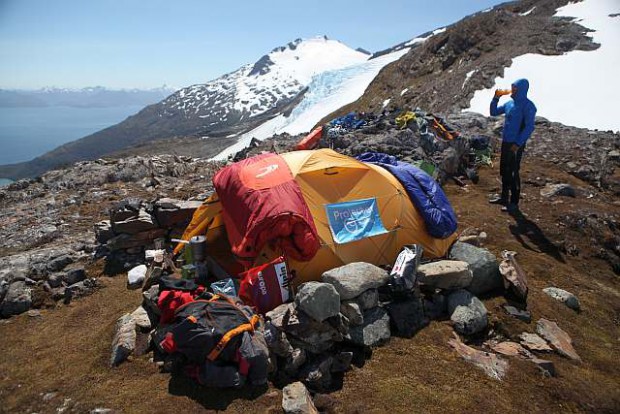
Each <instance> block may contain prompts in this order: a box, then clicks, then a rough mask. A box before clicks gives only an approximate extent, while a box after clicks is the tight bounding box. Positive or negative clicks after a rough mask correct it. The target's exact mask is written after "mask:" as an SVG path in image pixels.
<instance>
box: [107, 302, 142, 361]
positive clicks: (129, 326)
mask: <svg viewBox="0 0 620 414" xmlns="http://www.w3.org/2000/svg"><path fill="white" fill-rule="evenodd" d="M135 348H136V323H135V321H134V320H133V317H132V316H131V315H130V314H129V313H127V314H125V315H123V316H121V317H120V318H119V319H118V321H117V322H116V332H115V333H114V340H113V341H112V357H111V358H110V365H111V366H113V367H115V366H117V365H119V364H120V363H121V362H123V361H125V360H126V359H127V357H129V355H131V353H132V352H133V351H134V349H135Z"/></svg>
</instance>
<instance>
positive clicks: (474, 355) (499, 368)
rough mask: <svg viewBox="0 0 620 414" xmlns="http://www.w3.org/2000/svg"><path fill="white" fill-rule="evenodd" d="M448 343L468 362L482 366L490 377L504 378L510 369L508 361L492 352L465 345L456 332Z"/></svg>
mask: <svg viewBox="0 0 620 414" xmlns="http://www.w3.org/2000/svg"><path fill="white" fill-rule="evenodd" d="M448 344H449V345H450V346H451V347H452V348H454V350H455V351H456V352H457V353H458V354H459V355H460V356H462V357H463V359H465V360H466V361H467V362H471V363H472V364H474V365H475V366H477V367H478V368H481V369H482V370H483V371H484V372H485V373H486V374H487V375H488V376H489V377H491V378H495V379H497V380H502V378H504V376H505V375H506V371H507V370H508V361H506V360H504V359H501V358H500V357H498V356H497V355H495V354H493V353H490V352H483V351H479V350H477V349H474V348H472V347H470V346H467V345H465V344H464V343H463V342H461V338H459V336H458V335H457V334H456V333H454V338H452V339H450V340H449V341H448Z"/></svg>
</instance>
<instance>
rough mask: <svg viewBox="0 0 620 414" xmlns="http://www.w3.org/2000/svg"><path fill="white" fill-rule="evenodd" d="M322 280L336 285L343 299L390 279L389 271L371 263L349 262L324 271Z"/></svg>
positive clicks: (373, 287) (381, 284)
mask: <svg viewBox="0 0 620 414" xmlns="http://www.w3.org/2000/svg"><path fill="white" fill-rule="evenodd" d="M321 280H322V281H323V282H325V283H330V284H332V285H334V287H335V288H336V291H337V292H338V294H339V295H340V299H341V300H347V299H353V298H354V297H356V296H359V295H361V294H362V293H363V292H364V291H365V290H368V289H376V288H378V287H379V286H383V285H385V284H386V283H387V282H388V280H389V275H388V273H387V272H386V271H385V270H383V269H381V268H380V267H377V266H375V265H372V264H370V263H364V262H355V263H349V264H347V265H344V266H340V267H337V268H335V269H331V270H328V271H327V272H325V273H323V275H322V276H321Z"/></svg>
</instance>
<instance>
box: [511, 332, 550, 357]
mask: <svg viewBox="0 0 620 414" xmlns="http://www.w3.org/2000/svg"><path fill="white" fill-rule="evenodd" d="M519 338H520V339H521V345H523V346H524V347H526V348H527V349H529V350H530V351H541V352H551V351H553V348H551V347H550V346H549V344H548V343H547V341H545V340H544V339H542V338H541V337H540V336H538V335H536V334H535V333H529V332H523V333H522V334H521V335H519Z"/></svg>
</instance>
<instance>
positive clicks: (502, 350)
mask: <svg viewBox="0 0 620 414" xmlns="http://www.w3.org/2000/svg"><path fill="white" fill-rule="evenodd" d="M491 349H492V350H493V351H495V352H497V353H498V354H502V355H506V356H514V357H521V358H531V357H532V354H531V353H530V352H529V351H528V350H527V349H525V348H523V347H522V346H521V345H519V344H518V343H516V342H510V341H506V342H500V343H498V344H495V345H492V346H491Z"/></svg>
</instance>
